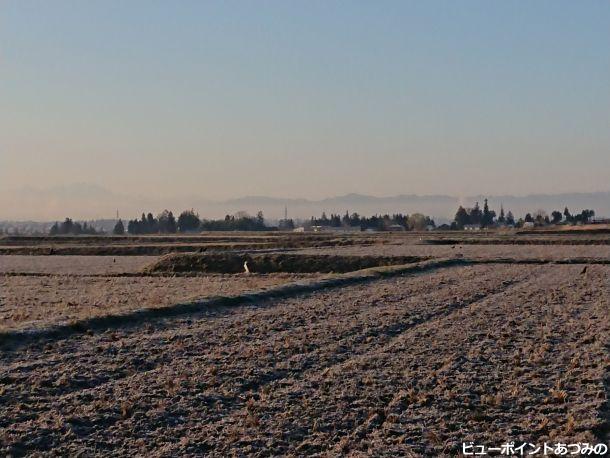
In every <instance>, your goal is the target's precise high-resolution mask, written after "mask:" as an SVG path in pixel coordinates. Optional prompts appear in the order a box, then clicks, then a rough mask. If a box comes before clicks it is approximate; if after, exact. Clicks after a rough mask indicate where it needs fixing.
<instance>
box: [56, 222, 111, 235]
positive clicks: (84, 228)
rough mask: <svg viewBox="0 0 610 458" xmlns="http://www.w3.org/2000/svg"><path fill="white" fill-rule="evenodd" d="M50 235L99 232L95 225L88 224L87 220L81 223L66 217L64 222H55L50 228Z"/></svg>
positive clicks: (93, 233) (92, 233)
mask: <svg viewBox="0 0 610 458" xmlns="http://www.w3.org/2000/svg"><path fill="white" fill-rule="evenodd" d="M49 234H50V235H81V234H87V235H95V234H99V232H98V231H96V230H95V228H94V227H93V226H90V225H88V224H87V223H86V222H84V223H82V224H81V223H79V222H75V221H72V219H71V218H66V219H65V220H64V221H63V222H62V223H58V222H55V224H53V226H51V229H50V230H49Z"/></svg>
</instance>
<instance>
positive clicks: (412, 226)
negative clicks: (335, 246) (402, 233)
mask: <svg viewBox="0 0 610 458" xmlns="http://www.w3.org/2000/svg"><path fill="white" fill-rule="evenodd" d="M309 224H310V225H311V226H325V227H359V228H360V229H361V230H363V231H364V230H367V229H373V230H378V231H383V230H388V229H390V228H391V227H392V226H401V227H402V228H404V229H405V230H424V229H426V228H427V227H428V226H432V227H434V226H435V224H434V220H432V219H431V218H430V217H429V216H425V215H422V214H421V213H414V214H412V215H403V214H402V213H396V214H393V215H387V214H386V215H373V216H371V217H366V216H360V215H359V214H358V213H352V214H351V215H350V214H349V212H345V215H343V216H341V215H339V214H336V215H335V214H331V215H330V217H328V216H326V213H322V216H321V217H320V218H314V217H312V218H311V220H310V222H309Z"/></svg>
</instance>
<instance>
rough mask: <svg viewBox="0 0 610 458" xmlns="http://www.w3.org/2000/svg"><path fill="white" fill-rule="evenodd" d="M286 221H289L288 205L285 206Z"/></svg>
mask: <svg viewBox="0 0 610 458" xmlns="http://www.w3.org/2000/svg"><path fill="white" fill-rule="evenodd" d="M284 221H288V205H284Z"/></svg>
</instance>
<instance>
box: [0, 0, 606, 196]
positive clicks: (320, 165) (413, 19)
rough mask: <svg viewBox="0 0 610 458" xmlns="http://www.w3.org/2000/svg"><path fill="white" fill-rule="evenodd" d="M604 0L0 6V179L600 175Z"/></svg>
mask: <svg viewBox="0 0 610 458" xmlns="http://www.w3.org/2000/svg"><path fill="white" fill-rule="evenodd" d="M609 24H610V2H608V1H605V0H599V1H593V0H590V1H572V0H571V1H558V0H553V1H528V2H526V1H493V2H491V1H488V0H484V1H420V2H410V1H350V2H348V1H328V0H325V1H310V0H308V1H298V2H297V1H285V0H283V1H239V2H236V1H222V2H220V1H218V2H212V1H176V2H173V1H153V0H146V1H136V0H130V1H125V0H121V1H110V0H103V1H102V0H100V1H97V2H96V1H80V0H73V1H61V0H53V1H48V0H41V1H28V0H13V1H10V0H5V1H1V2H0V189H16V188H21V187H25V186H39V187H53V186H57V185H63V184H69V183H74V182H88V183H95V184H98V185H101V186H104V187H107V188H110V189H114V190H117V191H120V192H123V193H136V194H147V195H150V196H156V195H166V196H168V195H171V196H179V195H198V196H201V197H206V198H212V199H221V198H227V197H236V196H241V195H250V194H257V195H271V196H286V197H309V198H320V197H325V196H330V195H337V194H343V193H348V192H360V193H369V194H376V195H390V194H398V193H420V194H441V193H446V194H452V195H465V194H478V193H484V194H502V193H514V194H524V193H529V192H549V193H553V192H562V191H601V190H603V191H607V190H609V189H610V25H609Z"/></svg>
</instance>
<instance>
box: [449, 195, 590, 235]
mask: <svg viewBox="0 0 610 458" xmlns="http://www.w3.org/2000/svg"><path fill="white" fill-rule="evenodd" d="M594 216H595V212H594V211H593V210H589V209H585V210H583V211H582V212H580V213H577V214H575V215H572V214H571V213H570V211H569V210H568V207H566V208H565V209H564V211H563V213H562V212H560V211H557V210H555V211H553V212H552V213H551V216H550V217H549V216H548V215H547V214H546V212H545V211H543V210H538V211H537V212H535V213H534V214H533V215H532V214H531V213H527V214H526V215H525V217H524V218H520V219H519V220H518V221H515V217H514V215H513V213H512V212H511V211H508V213H506V214H505V213H504V208H503V207H502V206H500V214H499V215H498V217H497V218H496V212H495V211H494V210H490V208H489V204H488V202H487V199H485V202H484V205H483V209H482V210H481V208H480V207H479V203H478V202H476V203H475V205H474V207H472V208H464V207H462V206H461V205H460V207H459V208H458V210H457V212H456V213H455V218H454V220H453V223H452V224H451V228H452V229H459V230H461V229H464V227H465V226H466V225H475V226H478V227H482V228H488V227H495V226H516V227H521V226H523V225H524V223H533V224H534V225H536V226H546V225H549V224H586V223H588V222H589V221H590V220H591V218H593V217H594Z"/></svg>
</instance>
